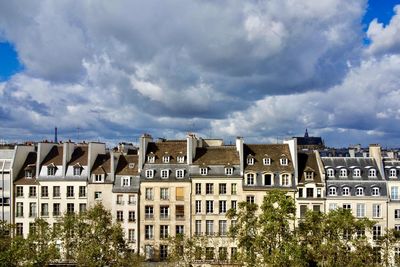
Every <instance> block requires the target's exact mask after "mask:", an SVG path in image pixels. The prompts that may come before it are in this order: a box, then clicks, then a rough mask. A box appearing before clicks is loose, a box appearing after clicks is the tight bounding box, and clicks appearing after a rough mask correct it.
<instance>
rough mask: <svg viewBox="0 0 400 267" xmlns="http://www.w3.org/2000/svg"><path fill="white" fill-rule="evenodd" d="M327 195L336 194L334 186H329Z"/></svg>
mask: <svg viewBox="0 0 400 267" xmlns="http://www.w3.org/2000/svg"><path fill="white" fill-rule="evenodd" d="M329 195H330V196H336V195H337V189H336V187H334V186H331V187H329Z"/></svg>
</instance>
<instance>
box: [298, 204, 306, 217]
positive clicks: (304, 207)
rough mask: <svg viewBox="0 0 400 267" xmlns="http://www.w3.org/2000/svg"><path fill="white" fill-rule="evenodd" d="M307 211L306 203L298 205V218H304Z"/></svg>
mask: <svg viewBox="0 0 400 267" xmlns="http://www.w3.org/2000/svg"><path fill="white" fill-rule="evenodd" d="M306 212H307V205H300V218H304V216H306Z"/></svg>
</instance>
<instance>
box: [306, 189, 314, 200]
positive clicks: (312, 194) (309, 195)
mask: <svg viewBox="0 0 400 267" xmlns="http://www.w3.org/2000/svg"><path fill="white" fill-rule="evenodd" d="M306 192H307V197H311V198H312V197H314V188H307V191H306Z"/></svg>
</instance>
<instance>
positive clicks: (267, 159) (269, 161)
mask: <svg viewBox="0 0 400 267" xmlns="http://www.w3.org/2000/svg"><path fill="white" fill-rule="evenodd" d="M263 164H264V165H271V159H270V158H263Z"/></svg>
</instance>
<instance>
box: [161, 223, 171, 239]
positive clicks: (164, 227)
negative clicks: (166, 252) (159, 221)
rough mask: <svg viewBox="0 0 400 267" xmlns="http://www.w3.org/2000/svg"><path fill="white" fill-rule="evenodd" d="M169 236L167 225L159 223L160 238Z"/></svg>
mask: <svg viewBox="0 0 400 267" xmlns="http://www.w3.org/2000/svg"><path fill="white" fill-rule="evenodd" d="M168 236H169V227H168V225H160V238H161V239H166V238H168Z"/></svg>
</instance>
